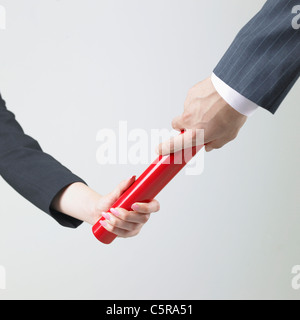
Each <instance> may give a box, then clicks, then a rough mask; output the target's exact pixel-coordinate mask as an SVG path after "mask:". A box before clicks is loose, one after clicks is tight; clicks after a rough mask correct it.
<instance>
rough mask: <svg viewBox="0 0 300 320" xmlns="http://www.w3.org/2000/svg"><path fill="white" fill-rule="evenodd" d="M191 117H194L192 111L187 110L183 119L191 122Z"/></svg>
mask: <svg viewBox="0 0 300 320" xmlns="http://www.w3.org/2000/svg"><path fill="white" fill-rule="evenodd" d="M191 119H192V113H191V112H189V111H185V112H184V113H183V115H182V120H183V122H187V123H188V122H190V121H191Z"/></svg>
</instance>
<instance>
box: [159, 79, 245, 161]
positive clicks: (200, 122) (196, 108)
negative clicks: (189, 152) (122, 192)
mask: <svg viewBox="0 0 300 320" xmlns="http://www.w3.org/2000/svg"><path fill="white" fill-rule="evenodd" d="M246 120H247V117H246V116H244V115H242V114H240V113H239V112H237V111H236V110H235V109H233V108H232V107H231V106H230V105H229V104H227V103H226V101H225V100H224V99H223V98H222V97H221V96H220V95H219V93H218V92H217V91H216V89H215V87H214V86H213V84H212V82H211V79H210V78H208V79H206V80H204V81H202V82H200V83H198V84H196V85H195V86H194V87H193V88H191V89H190V90H189V92H188V96H187V98H186V101H185V104H184V112H183V114H182V115H181V116H179V117H177V118H175V119H174V120H173V122H172V126H173V128H174V129H175V130H178V131H181V130H187V131H186V133H185V134H184V135H188V137H186V136H185V137H184V135H179V136H177V137H175V138H172V139H171V140H170V141H166V142H164V143H162V144H160V145H159V147H158V153H159V154H163V155H165V154H168V153H172V152H176V151H179V150H181V149H185V148H188V147H191V146H194V145H196V143H197V141H199V139H197V131H198V130H190V129H204V144H205V149H206V151H211V150H213V149H219V148H221V147H223V146H224V145H225V144H226V143H228V142H229V141H231V140H233V139H235V138H236V137H237V135H238V132H239V130H240V129H241V127H242V126H243V125H244V123H245V122H246ZM198 132H199V131H198ZM202 142H203V141H202Z"/></svg>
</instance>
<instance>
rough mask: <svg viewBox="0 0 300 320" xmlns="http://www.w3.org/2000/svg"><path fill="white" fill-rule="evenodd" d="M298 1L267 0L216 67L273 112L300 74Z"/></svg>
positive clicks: (221, 75) (223, 77) (222, 76)
mask: <svg viewBox="0 0 300 320" xmlns="http://www.w3.org/2000/svg"><path fill="white" fill-rule="evenodd" d="M297 5H300V1H299V0H269V1H267V2H266V4H265V5H264V7H263V8H262V10H261V11H260V12H259V13H258V14H257V15H256V16H255V17H254V18H253V19H252V20H251V21H250V22H249V23H248V24H247V25H246V26H245V27H244V28H243V29H242V30H241V31H240V32H239V34H238V35H237V37H236V38H235V40H234V41H233V43H232V45H231V46H230V48H229V49H228V51H227V52H226V53H225V55H224V57H223V58H222V59H221V61H220V62H219V64H218V65H217V67H216V68H215V70H214V73H215V75H216V76H218V77H219V78H220V79H221V80H223V81H224V82H225V83H226V84H227V85H229V86H230V87H231V88H233V89H235V90H236V91H237V92H239V93H240V94H241V95H243V96H244V97H246V98H248V99H249V100H251V101H253V102H255V103H256V104H257V105H259V106H261V107H263V108H265V109H267V110H268V111H270V112H272V113H275V112H276V110H277V108H278V107H279V105H280V104H281V102H282V101H283V100H284V98H285V97H286V95H287V94H288V92H289V91H290V89H291V88H292V87H293V85H294V84H295V82H296V81H297V79H298V78H299V75H300V29H299V28H297V27H296V28H295V25H296V26H298V24H297V21H298V22H299V24H300V18H299V15H298V16H297V13H296V10H295V9H297V8H299V7H296V8H295V6H297ZM293 9H294V10H293ZM299 13H300V12H299ZM299 13H298V14H299ZM293 24H294V25H293Z"/></svg>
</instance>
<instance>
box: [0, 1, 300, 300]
mask: <svg viewBox="0 0 300 320" xmlns="http://www.w3.org/2000/svg"><path fill="white" fill-rule="evenodd" d="M264 2H265V1H264V0H255V1H254V0H251V1H250V0H249V1H240V0H230V1H222V0H218V1H205V0H184V1H183V0H180V1H179V0H176V1H175V0H151V1H148V0H147V1H146V0H142V1H141V0H127V1H123V0H113V1H112V0H101V1H99V0H97V1H96V0H84V1H83V0H60V1H59V0H56V1H55V0H44V1H38V0H27V1H21V0H14V1H11V0H10V1H8V0H0V5H2V6H3V7H5V9H6V30H1V31H0V41H1V52H0V70H1V71H0V91H1V93H2V96H3V98H4V99H5V100H6V102H7V106H8V108H9V109H10V110H11V111H13V112H14V113H15V114H16V117H17V120H18V121H19V122H20V123H21V125H22V126H23V128H24V130H25V132H26V133H27V134H29V135H31V136H33V137H34V138H35V139H37V140H38V141H39V143H40V144H41V146H42V147H43V149H44V150H45V151H46V152H48V153H50V154H51V155H52V156H54V157H55V158H56V159H58V160H59V161H60V162H62V163H63V164H64V165H65V166H67V167H68V168H70V169H71V170H72V171H73V172H74V173H76V174H77V175H79V176H81V177H82V178H83V179H84V180H85V181H86V182H87V183H88V184H89V185H90V186H91V187H92V188H94V189H95V190H97V191H98V192H99V193H101V194H106V193H108V192H110V191H111V190H112V189H113V188H114V187H115V186H116V185H117V184H118V183H119V182H120V181H121V180H122V179H125V178H128V177H130V176H131V175H133V174H140V173H141V172H142V171H143V170H144V169H145V168H146V166H145V165H142V164H140V165H133V164H127V165H99V164H98V162H97V159H96V153H97V149H98V148H99V142H97V141H96V136H97V132H99V130H101V129H102V128H112V129H114V130H116V133H117V129H118V125H119V121H128V130H132V129H135V128H142V129H144V130H146V131H147V132H149V133H150V131H151V129H153V128H158V129H159V128H171V120H172V118H173V117H175V116H177V115H179V114H181V112H182V110H183V103H184V100H185V97H186V94H187V91H188V89H189V88H190V87H191V86H193V85H194V84H196V83H197V82H199V81H201V80H203V79H204V78H206V77H208V76H209V75H210V74H211V72H212V70H213V68H214V67H215V65H216V64H217V63H218V61H219V59H220V58H221V57H222V55H223V54H224V52H225V50H226V49H227V48H228V46H229V45H230V43H231V42H232V40H233V38H234V37H235V35H236V34H237V32H238V31H239V30H240V29H241V28H242V27H243V25H244V24H245V23H246V22H248V21H249V19H250V18H251V17H252V16H253V15H254V14H255V13H256V12H257V11H258V10H260V8H261V7H262V5H263V4H264ZM299 88H300V87H299V83H297V84H296V86H295V87H294V88H293V90H292V91H291V92H290V94H289V96H288V97H287V99H286V100H285V101H284V103H283V104H282V105H281V107H280V109H279V110H278V112H277V113H276V115H275V116H273V115H271V114H270V113H268V112H267V111H264V110H262V109H260V110H258V111H257V112H256V113H255V115H254V116H252V117H251V118H250V119H248V121H247V123H246V125H245V126H244V127H243V129H242V130H241V132H240V134H239V137H238V138H237V139H236V140H235V141H234V142H232V143H230V144H228V145H226V147H224V148H223V149H221V150H216V151H213V152H211V153H209V154H206V155H205V168H204V172H203V174H201V175H199V176H186V175H185V174H184V173H180V175H179V176H178V177H176V179H175V180H174V181H172V183H171V184H170V185H169V186H168V187H167V188H166V189H165V190H163V192H162V193H161V194H160V195H159V196H158V200H160V202H161V211H160V212H159V213H156V214H153V215H152V218H151V219H150V221H149V222H148V223H147V224H146V225H145V227H144V229H143V230H142V232H141V233H140V235H139V236H138V237H135V238H131V239H125V240H124V239H117V240H116V241H115V242H114V243H113V244H111V245H109V246H105V245H103V244H101V243H99V242H98V241H97V240H96V239H95V238H94V236H93V235H92V232H91V226H89V225H87V224H83V225H82V226H81V227H79V228H78V229H76V230H72V229H65V228H63V227H61V226H60V225H58V224H57V223H56V222H55V221H54V220H52V219H51V218H49V217H48V216H47V215H46V214H45V213H43V212H41V211H40V210H38V209H37V208H35V207H34V206H33V205H32V204H30V203H29V202H27V201H26V200H25V199H23V198H22V197H21V196H20V195H18V194H17V193H16V192H15V191H14V190H13V189H12V188H11V187H10V186H9V185H7V184H6V183H5V182H4V181H3V180H1V181H0V193H1V201H0V210H1V214H0V265H1V266H2V268H3V267H4V268H5V271H6V289H5V290H0V299H264V298H266V299H277V298H278V299H279V298H283V299H288V298H291V299H299V298H300V291H297V290H294V289H293V288H292V286H291V281H292V278H293V275H292V273H291V271H292V268H293V266H295V265H299V264H300V255H299V252H300V251H299V243H300V214H299V186H300V185H299V178H300V177H299V157H300V154H299V116H300V108H299V102H300V94H299Z"/></svg>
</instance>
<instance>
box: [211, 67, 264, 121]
mask: <svg viewBox="0 0 300 320" xmlns="http://www.w3.org/2000/svg"><path fill="white" fill-rule="evenodd" d="M211 81H212V83H213V85H214V87H215V89H216V90H217V91H218V93H219V95H220V96H221V97H222V98H223V99H224V100H225V101H226V102H227V103H228V104H229V105H230V106H231V107H232V108H234V109H235V110H236V111H238V112H239V113H241V114H243V115H245V116H247V117H249V116H251V115H252V114H253V113H254V112H255V111H256V110H257V108H258V107H259V106H258V105H257V104H256V103H255V102H253V101H251V100H249V99H247V98H246V97H244V96H243V95H241V94H240V93H239V92H237V91H236V90H234V89H232V88H231V87H230V86H229V85H227V84H226V83H225V82H224V81H223V80H221V79H220V78H219V77H217V76H216V75H215V74H214V73H213V74H212V76H211Z"/></svg>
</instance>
